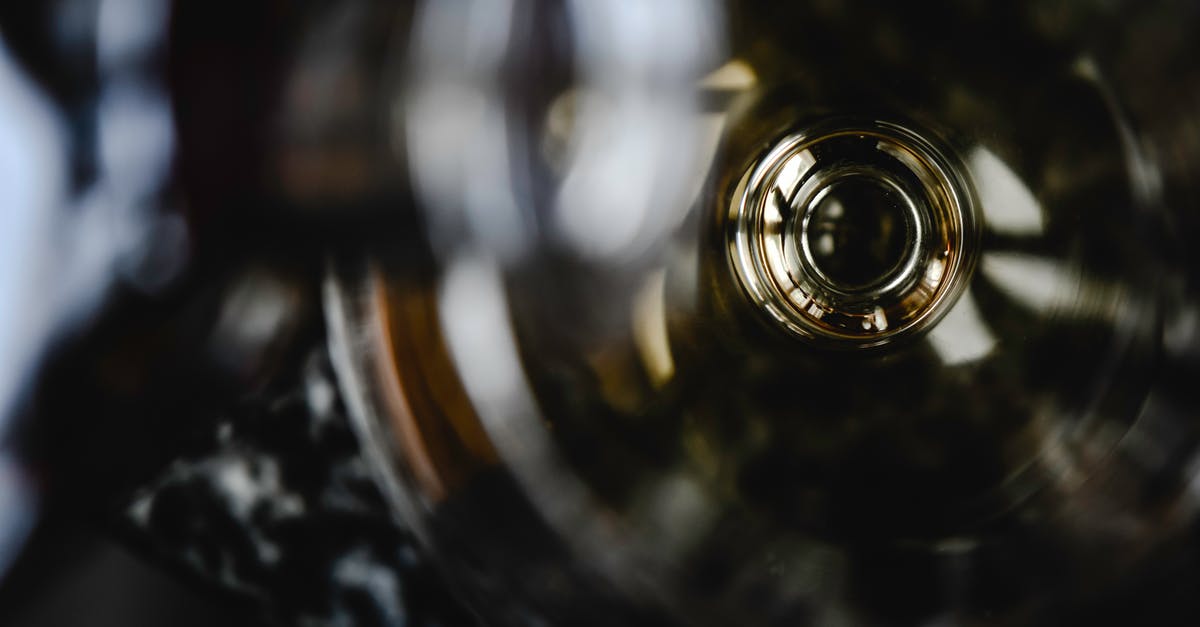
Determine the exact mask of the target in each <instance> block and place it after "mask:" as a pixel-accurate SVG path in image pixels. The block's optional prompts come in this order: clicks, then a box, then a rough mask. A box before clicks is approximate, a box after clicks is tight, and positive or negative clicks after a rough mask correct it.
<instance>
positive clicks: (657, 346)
mask: <svg viewBox="0 0 1200 627" xmlns="http://www.w3.org/2000/svg"><path fill="white" fill-rule="evenodd" d="M666 278H667V275H666V272H665V271H664V270H658V271H656V272H654V273H653V274H651V275H650V276H649V277H648V278H647V279H646V282H645V283H643V284H642V288H641V289H640V290H639V291H638V294H637V298H636V299H635V300H634V303H633V340H634V344H635V345H636V346H637V349H638V354H639V355H640V356H641V358H642V365H643V366H645V368H646V373H647V374H649V375H650V382H651V383H652V384H653V385H654V386H655V387H662V386H663V385H665V384H666V383H667V382H668V381H670V380H671V377H673V376H675V360H674V359H673V358H672V357H671V344H670V336H669V335H668V333H667V314H666V302H665V298H666V293H665V292H666Z"/></svg>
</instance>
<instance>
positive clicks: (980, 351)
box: [929, 289, 997, 366]
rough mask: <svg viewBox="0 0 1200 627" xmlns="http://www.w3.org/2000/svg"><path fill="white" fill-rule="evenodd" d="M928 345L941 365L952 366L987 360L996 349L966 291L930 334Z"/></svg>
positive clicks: (989, 333) (972, 299)
mask: <svg viewBox="0 0 1200 627" xmlns="http://www.w3.org/2000/svg"><path fill="white" fill-rule="evenodd" d="M929 343H930V344H931V345H932V346H933V349H934V350H935V351H936V352H937V354H938V356H939V357H941V359H942V363H944V364H946V365H947V366H953V365H958V364H965V363H970V362H973V361H978V360H980V359H982V358H984V357H987V356H988V355H989V354H991V352H992V350H994V349H995V347H996V343H997V340H996V336H994V335H992V332H991V331H990V330H989V329H988V327H987V325H986V324H984V322H983V316H982V315H980V312H979V305H978V304H976V303H975V298H974V296H972V295H971V290H970V289H967V290H966V291H964V292H963V293H962V295H961V296H959V298H958V302H957V303H955V304H954V307H952V308H951V309H950V311H948V312H946V316H945V317H944V318H942V319H941V321H940V322H938V324H937V326H935V327H933V330H932V331H930V332H929Z"/></svg>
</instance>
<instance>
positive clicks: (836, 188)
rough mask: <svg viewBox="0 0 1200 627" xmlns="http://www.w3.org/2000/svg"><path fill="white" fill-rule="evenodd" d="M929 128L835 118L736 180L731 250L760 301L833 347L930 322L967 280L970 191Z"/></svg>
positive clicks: (973, 231) (974, 237)
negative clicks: (921, 128)
mask: <svg viewBox="0 0 1200 627" xmlns="http://www.w3.org/2000/svg"><path fill="white" fill-rule="evenodd" d="M961 172H962V168H961V166H960V165H959V162H958V160H957V159H956V158H955V157H954V153H953V152H952V151H951V150H950V149H949V148H948V147H947V146H944V145H942V144H941V143H940V142H938V141H936V139H933V138H932V136H931V135H930V134H928V133H919V132H917V131H915V130H913V129H912V128H911V126H902V125H899V124H895V123H891V122H884V121H878V120H869V121H862V120H835V121H830V122H826V123H823V124H819V125H815V126H813V127H810V128H809V129H807V130H805V131H803V132H800V133H795V134H791V135H788V136H786V137H784V138H783V139H781V140H780V141H778V142H777V143H776V144H775V145H774V147H773V148H771V149H770V150H769V151H768V152H766V153H765V155H763V157H762V158H760V159H758V160H757V161H756V162H755V163H754V165H753V166H752V167H750V168H749V170H748V171H747V172H746V174H745V175H744V176H742V177H741V179H740V180H739V181H738V183H737V185H736V187H735V189H734V192H733V196H732V198H731V203H730V207H729V214H728V224H727V227H726V228H727V239H726V242H727V253H728V255H729V260H730V262H731V265H732V268H733V272H734V274H735V275H736V276H737V279H738V282H739V284H740V285H741V287H742V288H743V291H744V292H745V294H746V296H747V297H748V298H749V300H750V301H751V303H752V304H753V305H754V306H755V308H756V309H759V310H761V311H763V312H765V313H766V314H767V315H768V316H769V318H770V319H771V320H773V321H774V322H775V323H776V324H777V325H779V326H781V327H782V328H783V329H785V330H786V331H788V332H789V333H791V334H793V335H796V336H799V337H801V338H804V339H806V340H809V341H814V342H818V343H823V344H828V345H831V346H841V347H851V348H866V347H874V346H881V345H884V344H887V343H890V342H893V341H895V340H897V339H899V338H901V337H903V336H910V335H913V334H915V333H917V332H919V331H921V330H924V329H928V328H930V327H931V326H932V325H933V324H935V323H936V322H937V320H938V319H939V318H940V317H941V315H942V314H944V313H945V312H946V311H947V310H948V309H949V306H950V305H952V304H953V303H954V301H955V299H956V298H957V297H958V295H959V294H960V293H961V292H962V289H963V288H964V287H965V285H966V283H967V282H968V281H967V279H968V278H969V276H970V274H971V272H972V270H973V266H974V255H975V248H976V243H977V241H978V237H979V234H978V221H977V220H976V219H975V203H974V201H973V198H974V194H973V193H972V191H971V186H970V182H969V181H968V179H967V178H966V177H965V175H963V174H961Z"/></svg>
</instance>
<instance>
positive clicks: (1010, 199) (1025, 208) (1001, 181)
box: [967, 146, 1044, 235]
mask: <svg viewBox="0 0 1200 627" xmlns="http://www.w3.org/2000/svg"><path fill="white" fill-rule="evenodd" d="M967 168H968V169H969V170H970V172H971V178H972V180H973V181H974V183H975V191H976V192H977V193H978V194H979V204H980V208H981V209H982V210H983V216H984V222H985V223H986V224H987V226H988V228H990V229H992V230H993V231H996V232H997V233H1004V234H1008V235H1040V234H1041V233H1042V230H1043V228H1044V226H1043V223H1042V209H1041V205H1040V204H1039V203H1038V201H1037V199H1036V198H1034V197H1033V193H1032V192H1030V191H1029V188H1028V187H1026V185H1025V184H1024V183H1023V182H1021V179H1020V177H1018V176H1017V174H1016V173H1015V172H1013V171H1012V170H1011V169H1009V167H1008V166H1007V165H1005V164H1004V162H1003V161H1001V160H1000V158H999V157H997V156H996V155H994V154H992V152H991V151H989V150H988V149H986V148H984V147H982V146H977V147H975V148H974V149H973V150H971V153H970V154H969V155H967Z"/></svg>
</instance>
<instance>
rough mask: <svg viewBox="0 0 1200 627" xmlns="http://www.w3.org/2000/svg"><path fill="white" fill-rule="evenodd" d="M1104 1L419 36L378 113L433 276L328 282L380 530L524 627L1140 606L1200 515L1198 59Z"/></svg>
mask: <svg viewBox="0 0 1200 627" xmlns="http://www.w3.org/2000/svg"><path fill="white" fill-rule="evenodd" d="M1118 5H1119V6H1118V7H1117V8H1112V9H1101V8H1096V9H1086V8H1078V9H1069V10H1068V9H1063V11H1062V12H1060V13H1055V12H1053V11H1052V10H1050V9H1049V8H1048V7H1046V6H1043V5H1042V4H1039V3H1017V4H1014V5H1006V6H1005V7H1003V8H997V7H983V6H977V5H976V4H975V3H970V2H963V3H954V4H950V5H945V6H942V5H939V6H937V7H936V8H934V7H926V8H914V7H907V6H905V7H893V6H892V5H886V4H872V3H854V2H818V3H795V4H793V3H769V2H761V3H759V2H740V3H730V4H727V5H725V6H723V7H712V6H708V5H691V4H685V3H666V4H665V5H663V6H669V9H661V10H662V11H666V12H667V13H665V14H654V15H650V14H646V15H641V14H639V13H638V11H635V10H633V9H631V8H629V7H624V5H620V6H622V7H624V8H617V5H612V6H613V8H612V9H601V8H597V7H599V6H601V5H597V4H590V5H587V7H585V6H584V4H583V3H568V5H567V9H566V10H565V11H563V12H561V13H560V12H556V10H554V9H551V8H547V7H545V6H542V5H541V4H540V3H528V4H526V3H515V4H513V5H505V6H506V7H508V8H509V9H512V12H508V10H507V9H506V10H504V11H500V10H499V9H495V8H491V9H487V10H486V11H485V9H483V8H479V9H478V10H479V11H481V12H480V13H472V12H466V13H463V14H462V15H469V16H473V17H474V18H477V20H476V21H472V20H466V21H465V22H464V23H466V24H474V25H476V26H479V25H481V24H485V23H486V24H504V25H508V24H511V25H518V26H519V25H523V26H522V28H528V29H530V30H526V31H520V30H519V29H517V28H516V26H514V27H513V30H511V31H510V30H504V31H503V33H501V34H499V35H497V34H496V33H494V32H492V31H490V30H487V29H484V30H485V31H486V32H476V31H472V30H470V28H468V27H466V26H463V27H462V30H461V31H456V30H455V27H454V26H453V24H454V16H453V15H450V14H443V13H441V12H439V10H438V9H433V8H431V9H427V11H426V14H425V15H424V17H422V16H421V15H420V14H419V15H418V19H417V24H418V27H417V28H418V33H417V38H418V41H423V40H421V37H422V36H428V35H429V33H430V32H435V33H439V34H441V35H442V36H440V37H433V38H431V39H429V41H425V42H424V43H422V44H419V48H418V54H417V58H418V59H421V58H422V57H421V55H420V53H421V52H422V51H426V50H428V49H437V50H441V48H440V47H441V46H449V47H450V48H454V49H457V48H455V46H461V47H462V49H463V50H464V51H465V52H464V53H463V54H464V56H463V57H462V59H466V61H465V64H464V65H456V64H454V63H451V64H450V65H440V63H442V62H444V61H445V59H447V58H449V57H447V56H446V55H445V54H444V53H443V54H439V55H436V58H437V59H439V60H440V61H439V62H437V63H433V62H429V63H425V64H419V65H418V67H417V68H416V70H414V72H413V73H414V75H415V76H416V77H417V79H416V80H415V82H413V83H411V84H410V85H409V86H408V88H409V91H408V92H406V94H405V95H404V97H403V98H402V99H401V101H402V103H403V104H404V105H406V106H407V107H408V108H407V109H405V110H406V111H407V112H408V113H407V116H406V117H405V118H404V120H405V124H406V126H405V129H406V133H407V135H406V137H407V139H408V141H409V144H408V149H409V150H410V155H411V156H412V157H413V159H412V161H413V162H414V164H415V165H414V172H415V179H414V180H415V183H416V186H417V189H418V199H419V201H420V202H421V206H422V207H423V210H424V211H425V217H426V222H427V224H428V226H429V237H428V241H429V246H428V249H427V250H426V251H425V254H424V255H423V256H422V259H421V260H420V261H419V262H414V261H412V259H411V258H408V259H407V260H401V261H389V260H387V259H377V260H375V262H374V263H373V265H372V266H370V267H369V268H367V269H363V268H359V267H345V266H338V267H336V268H335V270H334V272H333V274H332V275H331V276H332V278H331V281H330V283H329V284H328V286H327V302H328V305H329V313H330V320H331V321H332V322H333V325H334V328H335V335H334V337H335V352H337V353H338V354H340V355H341V358H340V362H341V363H340V367H339V372H340V374H341V376H342V382H343V386H344V387H345V388H347V389H348V390H351V392H352V396H353V395H357V398H358V399H359V400H358V401H357V403H356V405H355V406H354V407H352V409H353V410H355V413H356V416H357V417H358V419H359V421H360V429H361V430H362V432H363V433H364V434H365V436H366V439H367V440H369V441H372V442H374V443H375V446H376V455H377V458H378V459H377V461H378V465H379V467H380V469H381V473H382V475H383V476H385V477H386V478H387V480H388V481H389V482H390V483H389V485H391V486H392V489H393V495H394V498H395V502H396V504H397V507H398V508H400V510H401V511H402V512H403V513H404V515H405V516H406V518H408V519H409V520H411V521H413V522H414V523H415V524H416V525H417V528H418V529H419V530H420V531H421V533H422V535H423V537H424V540H425V541H426V543H427V546H428V547H429V548H430V549H431V550H432V551H434V552H435V553H436V554H437V555H439V556H440V559H441V560H442V563H443V565H444V566H445V568H446V569H447V571H448V572H450V573H452V574H453V575H454V576H455V577H456V578H457V579H458V580H459V581H460V583H461V585H462V586H463V589H464V590H467V591H468V595H473V597H474V598H476V600H477V603H479V604H480V606H481V607H485V608H489V609H490V611H492V612H494V613H496V614H497V615H498V616H500V617H501V618H500V619H498V620H501V622H505V621H508V622H512V623H514V624H521V622H522V621H528V620H530V618H531V617H536V618H537V619H539V620H546V621H548V622H551V623H552V624H555V623H562V624H617V623H618V622H625V623H635V624H641V623H645V624H695V625H731V624H737V625H784V624H787V625H791V624H803V623H805V622H812V623H816V624H835V625H842V624H934V623H937V622H938V621H947V622H949V623H959V622H963V623H970V624H996V625H1009V624H1012V625H1018V624H1021V625H1026V624H1052V623H1054V622H1055V620H1056V619H1058V618H1062V617H1064V616H1065V617H1069V619H1070V620H1075V619H1076V618H1078V617H1080V616H1086V615H1087V612H1088V611H1091V609H1090V608H1092V607H1095V606H1096V604H1097V603H1099V601H1098V600H1097V599H1098V597H1097V595H1102V594H1104V592H1103V591H1106V590H1112V589H1118V590H1119V589H1121V586H1123V585H1133V584H1130V583H1129V581H1130V578H1137V577H1148V576H1149V575H1146V573H1152V572H1155V570H1154V569H1155V565H1156V564H1158V563H1160V562H1157V561H1155V560H1154V559H1151V558H1152V557H1153V556H1154V555H1157V553H1158V552H1160V551H1167V550H1170V549H1171V547H1178V546H1187V545H1188V543H1189V542H1190V536H1189V535H1188V534H1189V531H1188V529H1189V527H1188V525H1189V522H1188V521H1191V520H1193V514H1194V509H1195V505H1194V503H1195V502H1196V501H1195V496H1194V495H1193V494H1192V492H1191V491H1190V490H1191V488H1190V487H1188V486H1190V485H1192V483H1191V482H1192V481H1193V476H1194V472H1195V465H1194V463H1193V462H1192V460H1193V459H1194V457H1193V454H1194V451H1195V443H1196V434H1197V433H1200V430H1197V429H1196V425H1195V420H1194V413H1195V412H1194V408H1195V407H1196V404H1195V398H1194V396H1193V395H1192V393H1191V392H1190V390H1189V389H1188V388H1189V387H1190V386H1189V385H1180V384H1181V383H1182V382H1183V381H1187V380H1190V379H1191V378H1192V377H1191V375H1192V374H1194V371H1195V365H1196V364H1197V363H1200V362H1198V361H1197V360H1196V359H1195V356H1196V354H1197V346H1198V341H1197V338H1200V333H1198V332H1197V322H1196V321H1197V320H1200V316H1197V313H1196V312H1197V309H1196V304H1195V298H1194V296H1195V292H1194V289H1192V288H1191V287H1190V286H1191V285H1193V284H1194V274H1193V269H1192V268H1191V267H1190V266H1189V264H1188V262H1187V261H1186V260H1187V259H1188V257H1187V255H1186V253H1185V246H1184V244H1183V242H1184V240H1185V239H1186V238H1187V237H1188V236H1189V235H1191V234H1195V233H1196V231H1195V225H1196V215H1197V206H1196V198H1197V195H1196V193H1195V192H1196V189H1197V185H1196V182H1197V175H1196V167H1197V166H1198V165H1200V158H1198V156H1200V139H1198V136H1197V135H1195V133H1194V129H1195V123H1196V120H1197V119H1200V113H1198V111H1200V109H1196V108H1194V107H1195V105H1196V104H1197V103H1198V102H1200V99H1198V97H1200V76H1198V75H1197V73H1196V72H1195V71H1193V70H1188V71H1186V72H1184V73H1183V74H1176V73H1175V71H1174V70H1172V68H1179V67H1189V68H1190V67H1192V65H1194V62H1193V61H1191V59H1194V53H1195V44H1194V43H1192V42H1193V41H1194V40H1193V39H1191V38H1189V37H1188V36H1187V33H1193V34H1194V33H1195V32H1200V31H1198V30H1197V22H1196V20H1197V18H1196V16H1195V15H1194V11H1190V10H1188V9H1184V8H1179V7H1177V6H1176V5H1166V4H1163V5H1158V4H1154V5H1140V4H1139V5H1134V4H1132V3H1128V4H1121V3H1118ZM603 6H609V5H603ZM646 10H647V11H650V10H649V9H646ZM657 10H659V9H655V11H657ZM495 11H500V12H499V13H498V14H497V13H494V12H495ZM484 15H487V16H488V20H484V18H483V16H484ZM639 15H640V17H641V18H647V19H646V21H639V17H638V16H639ZM531 16H533V17H531ZM539 16H540V17H539ZM422 19H425V20H429V21H427V22H422ZM497 20H498V21H497ZM623 20H631V21H629V22H625V21H623ZM1172 20H1174V22H1172ZM1131 23H1138V24H1146V25H1150V26H1152V27H1153V28H1155V29H1160V30H1159V31H1158V32H1162V33H1165V34H1164V35H1163V37H1164V38H1165V40H1166V43H1165V44H1164V46H1163V47H1161V48H1159V47H1155V46H1151V45H1150V44H1148V43H1147V42H1146V41H1144V40H1142V39H1140V38H1138V37H1134V36H1133V35H1132V34H1128V32H1129V29H1130V28H1131V27H1130V26H1128V25H1129V24H1131ZM421 24H426V26H425V27H422V26H421ZM546 24H556V25H557V26H558V30H554V31H553V32H556V33H559V35H561V39H556V40H554V41H555V42H557V44H561V45H559V46H558V47H554V48H552V49H550V50H547V51H543V52H544V53H545V56H538V55H534V58H537V59H539V61H538V62H539V63H545V62H546V61H545V59H552V60H556V62H557V65H553V64H551V65H553V71H547V72H545V73H544V74H540V75H537V76H530V75H527V74H520V73H519V76H518V77H517V78H516V79H514V78H513V76H512V75H511V74H508V73H507V72H508V71H509V70H510V69H511V67H510V66H508V65H506V63H507V62H508V61H511V62H512V63H514V64H515V65H514V67H518V68H529V67H534V66H533V65H528V64H531V63H532V61H530V58H529V57H528V56H522V55H525V54H526V53H527V52H528V49H527V47H525V44H526V43H528V41H532V40H531V39H528V38H522V37H515V36H511V33H512V32H518V31H519V32H524V33H529V32H542V31H539V30H538V28H540V27H541V26H539V25H546ZM618 25H620V26H621V28H617V27H618ZM684 25H686V26H687V27H688V28H685V27H684ZM634 26H636V28H635V27H634ZM422 28H429V29H433V30H431V31H423V30H421V29H422ZM479 28H483V27H482V26H479ZM505 28H507V27H505ZM689 28H690V29H691V30H692V31H696V30H697V29H699V30H700V31H702V32H704V33H711V34H712V36H711V37H694V36H693V37H683V36H680V35H679V33H680V32H684V31H688V30H689ZM608 29H611V30H608ZM455 32H458V33H460V34H461V35H462V36H461V37H460V38H458V39H455V38H453V37H448V36H445V35H446V34H447V33H455ZM616 32H620V33H623V35H622V36H623V37H629V39H628V40H622V43H621V45H620V46H615V45H614V46H612V47H608V46H606V45H605V43H604V42H606V41H607V42H611V41H616V40H610V39H606V38H605V37H607V36H612V35H613V33H616ZM564 33H565V34H566V35H564ZM1114 33H1116V34H1120V35H1121V36H1119V37H1118V36H1111V37H1110V35H1113V34H1114ZM602 34H603V35H605V36H601V35H602ZM1102 34H1103V35H1104V36H1101V35H1102ZM468 35H469V36H468ZM491 35H496V37H497V39H495V40H494V41H493V40H492V39H489V36H491ZM501 35H502V36H501ZM722 40H724V41H727V43H728V45H727V46H716V45H715V42H719V41H722ZM538 41H542V40H538ZM464 42H468V43H469V42H476V43H478V42H491V44H495V46H494V47H480V48H474V47H471V46H467V45H466V44H465V43H464ZM652 42H653V43H652ZM709 43H713V44H714V45H712V46H709V45H708V44H709ZM491 44H489V45H491ZM473 45H474V44H473ZM420 46H432V48H424V47H420ZM488 51H492V52H491V53H489V54H484V53H485V52H488ZM502 53H503V54H507V55H509V56H503V55H502ZM472 55H475V56H472ZM701 59H702V60H706V61H707V62H705V63H703V64H699V63H696V62H695V61H696V60H701ZM537 67H541V66H537ZM528 81H532V84H534V85H536V86H537V87H538V89H533V90H530V89H529V85H530V83H529V82H528ZM1172 86H1174V87H1172ZM1173 89H1178V91H1177V92H1176V94H1175V96H1172V95H1171V94H1172V90H1173ZM431 99H432V100H431ZM430 103H433V104H432V105H431V104H430ZM439 103H440V104H439ZM1185 104H1186V106H1185ZM433 105H439V106H433ZM468 114H469V115H468ZM439 129H440V130H439ZM464 129H465V130H464ZM467 130H469V132H467ZM460 131H461V132H460ZM839 207H840V209H839ZM826 236H829V237H828V238H827V237H826ZM846 349H853V350H846ZM858 349H863V350H858ZM1164 477H1169V478H1170V480H1165V479H1163V478H1164ZM1162 481H1165V483H1162ZM498 546H499V547H503V548H497V547H498ZM1047 569H1050V570H1049V571H1048V570H1047ZM1039 573H1040V574H1039ZM1046 573H1049V574H1046ZM1137 581H1141V580H1140V579H1138V580H1137ZM1135 583H1136V582H1135ZM1079 620H1083V619H1079Z"/></svg>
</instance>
